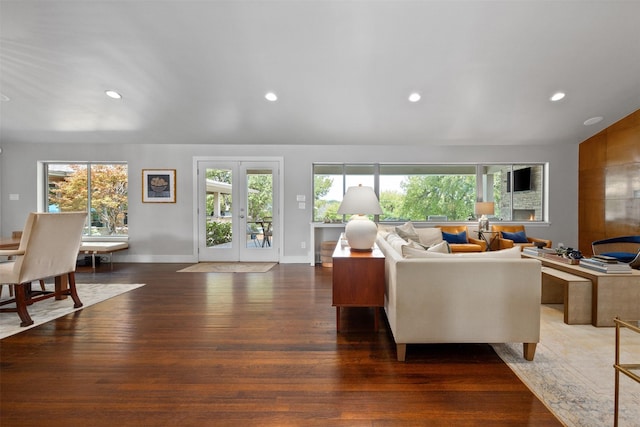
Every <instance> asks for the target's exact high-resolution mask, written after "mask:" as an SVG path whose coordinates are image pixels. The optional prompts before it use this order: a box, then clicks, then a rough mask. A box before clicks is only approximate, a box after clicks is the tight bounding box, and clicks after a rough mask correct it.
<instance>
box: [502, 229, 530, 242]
mask: <svg viewBox="0 0 640 427" xmlns="http://www.w3.org/2000/svg"><path fill="white" fill-rule="evenodd" d="M502 238H503V239H508V240H513V243H529V241H528V240H527V235H526V234H525V232H524V231H517V232H515V233H509V232H508V231H503V232H502Z"/></svg>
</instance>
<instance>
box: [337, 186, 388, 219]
mask: <svg viewBox="0 0 640 427" xmlns="http://www.w3.org/2000/svg"><path fill="white" fill-rule="evenodd" d="M381 213H382V208H381V207H380V202H378V198H377V197H376V193H374V192H373V188H371V187H364V186H362V185H359V186H357V187H349V188H348V189H347V192H346V193H345V194H344V198H343V199H342V203H340V207H338V214H340V215H349V214H360V215H380V214H381Z"/></svg>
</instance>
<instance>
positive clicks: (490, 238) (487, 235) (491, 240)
mask: <svg viewBox="0 0 640 427" xmlns="http://www.w3.org/2000/svg"><path fill="white" fill-rule="evenodd" d="M499 235H500V232H499V231H485V230H478V239H482V240H484V241H485V242H487V250H488V251H492V250H493V249H494V248H493V245H494V244H495V243H496V241H497V239H498V236H499Z"/></svg>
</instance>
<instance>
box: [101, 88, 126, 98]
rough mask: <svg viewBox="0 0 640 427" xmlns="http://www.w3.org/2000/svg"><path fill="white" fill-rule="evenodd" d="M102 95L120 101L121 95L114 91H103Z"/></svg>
mask: <svg viewBox="0 0 640 427" xmlns="http://www.w3.org/2000/svg"><path fill="white" fill-rule="evenodd" d="M104 93H105V94H106V95H107V96H108V97H109V98H113V99H122V95H120V94H119V93H118V92H116V91H115V90H105V91H104Z"/></svg>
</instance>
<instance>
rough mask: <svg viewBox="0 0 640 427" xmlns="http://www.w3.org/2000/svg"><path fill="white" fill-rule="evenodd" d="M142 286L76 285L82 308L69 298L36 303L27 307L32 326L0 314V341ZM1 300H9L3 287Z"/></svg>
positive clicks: (7, 293)
mask: <svg viewBox="0 0 640 427" xmlns="http://www.w3.org/2000/svg"><path fill="white" fill-rule="evenodd" d="M33 286H35V288H36V289H39V288H40V285H38V284H36V283H34V284H33ZM141 286H144V284H133V285H130V284H117V283H113V284H108V285H105V284H77V283H76V289H77V290H78V296H79V297H80V301H82V304H83V306H82V307H80V308H73V300H72V299H71V297H67V299H65V300H56V299H55V298H49V299H47V300H43V301H38V302H36V303H34V304H32V305H30V306H29V307H27V311H29V315H30V316H31V319H33V325H30V326H27V327H24V328H23V327H21V326H20V318H19V317H18V314H17V313H0V339H2V338H6V337H8V336H11V335H14V334H17V333H19V332H22V331H26V330H28V329H31V328H33V327H36V326H38V325H42V324H43V323H45V322H48V321H50V320H53V319H57V318H58V317H62V316H64V315H65V314H69V313H73V312H74V311H78V310H82V309H83V308H87V307H89V306H91V305H93V304H97V303H99V302H101V301H105V300H108V299H109V298H113V297H115V296H117V295H120V294H123V293H125V292H129V291H131V290H134V289H136V288H139V287H141ZM49 288H51V289H53V284H51V285H49V284H48V285H47V289H49ZM2 295H3V299H8V298H9V292H8V290H7V287H6V286H5V287H4V289H3V291H2ZM11 307H15V304H7V305H5V306H2V308H11Z"/></svg>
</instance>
